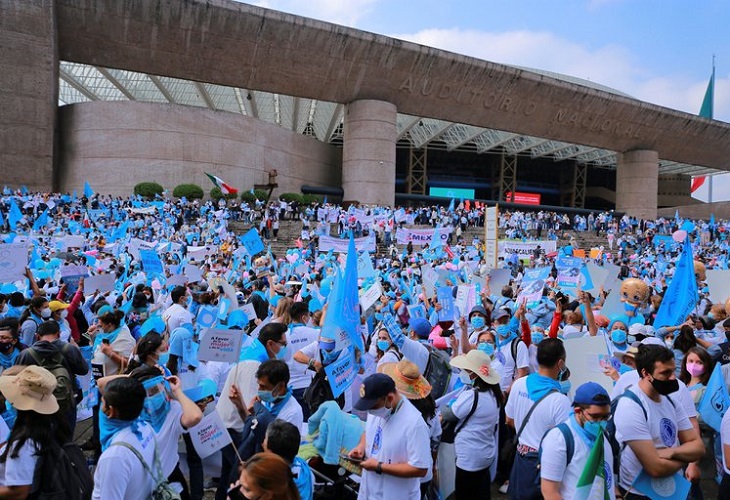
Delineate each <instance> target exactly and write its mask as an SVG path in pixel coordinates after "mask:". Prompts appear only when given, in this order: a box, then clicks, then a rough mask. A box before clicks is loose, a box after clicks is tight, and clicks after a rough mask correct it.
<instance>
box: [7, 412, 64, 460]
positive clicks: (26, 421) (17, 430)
mask: <svg viewBox="0 0 730 500" xmlns="http://www.w3.org/2000/svg"><path fill="white" fill-rule="evenodd" d="M29 440H30V441H33V443H34V444H35V446H36V451H37V452H38V453H42V452H43V451H44V450H45V449H47V448H48V447H49V446H53V445H54V444H56V445H59V446H60V445H62V444H64V443H68V442H69V441H70V440H71V428H70V427H69V425H68V422H66V419H64V418H63V417H62V416H61V414H60V412H56V413H54V414H53V415H42V414H40V413H37V412H35V411H33V410H18V417H17V419H16V420H15V425H14V426H13V430H12V431H10V436H9V437H8V443H7V446H6V447H5V451H3V453H2V455H0V462H2V463H4V462H5V461H6V460H7V459H8V456H10V458H17V457H18V453H19V452H20V449H21V448H22V447H23V445H24V444H25V443H26V442H27V441H29Z"/></svg>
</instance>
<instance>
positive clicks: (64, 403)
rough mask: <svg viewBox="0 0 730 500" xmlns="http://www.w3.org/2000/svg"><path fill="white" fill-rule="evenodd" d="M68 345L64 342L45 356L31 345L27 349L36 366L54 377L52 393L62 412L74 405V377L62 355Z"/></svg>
mask: <svg viewBox="0 0 730 500" xmlns="http://www.w3.org/2000/svg"><path fill="white" fill-rule="evenodd" d="M70 345H71V344H64V346H63V347H62V348H61V349H57V351H56V352H55V353H53V355H45V356H44V355H41V354H40V353H39V352H38V351H36V350H35V349H33V348H32V347H29V348H28V349H27V352H28V354H29V355H30V357H31V358H33V361H35V362H36V364H37V365H38V366H41V367H43V368H45V369H46V370H48V371H49V372H51V373H52V374H53V376H54V377H56V382H57V385H56V388H55V389H54V390H53V395H54V396H56V400H57V401H58V407H59V408H60V410H61V412H62V413H65V412H68V411H69V410H72V409H73V408H74V407H75V405H76V403H75V398H74V395H75V389H74V379H73V378H72V377H71V373H70V372H69V369H68V368H67V364H66V358H65V357H64V354H65V353H66V352H68V350H69V349H70Z"/></svg>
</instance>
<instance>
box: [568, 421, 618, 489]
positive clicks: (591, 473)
mask: <svg viewBox="0 0 730 500" xmlns="http://www.w3.org/2000/svg"><path fill="white" fill-rule="evenodd" d="M603 443H604V439H603V431H601V432H599V433H598V438H597V439H596V442H595V444H594V445H593V448H592V449H591V452H590V453H589V454H588V460H586V465H585V467H584V468H583V472H582V473H581V475H580V478H579V479H578V484H577V487H576V489H575V497H574V498H576V500H577V499H580V500H607V499H608V498H610V496H609V494H608V484H607V483H606V469H605V468H604V467H603V464H604V454H603Z"/></svg>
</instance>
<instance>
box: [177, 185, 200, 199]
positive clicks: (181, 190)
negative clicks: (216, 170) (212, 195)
mask: <svg viewBox="0 0 730 500" xmlns="http://www.w3.org/2000/svg"><path fill="white" fill-rule="evenodd" d="M172 195H173V196H174V197H175V198H182V197H183V196H184V197H185V198H187V199H188V200H200V199H202V198H203V196H205V193H204V192H203V188H202V187H200V186H198V185H197V184H178V185H177V186H175V189H173V191H172Z"/></svg>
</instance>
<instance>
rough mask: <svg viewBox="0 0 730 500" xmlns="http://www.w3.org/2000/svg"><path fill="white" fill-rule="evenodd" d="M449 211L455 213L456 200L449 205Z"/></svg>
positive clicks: (452, 200)
mask: <svg viewBox="0 0 730 500" xmlns="http://www.w3.org/2000/svg"><path fill="white" fill-rule="evenodd" d="M448 211H449V212H453V211H454V199H453V198H451V203H449V208H448Z"/></svg>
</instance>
